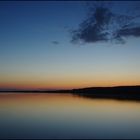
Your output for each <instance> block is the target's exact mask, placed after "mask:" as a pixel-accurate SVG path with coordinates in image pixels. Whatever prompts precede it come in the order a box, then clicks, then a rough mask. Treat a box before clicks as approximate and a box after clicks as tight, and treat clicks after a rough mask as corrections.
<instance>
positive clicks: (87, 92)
mask: <svg viewBox="0 0 140 140" xmlns="http://www.w3.org/2000/svg"><path fill="white" fill-rule="evenodd" d="M0 92H22V93H71V94H75V95H79V96H85V97H91V98H116V99H133V100H140V86H116V87H89V88H80V89H71V90H51V91H50V90H49V91H48V90H0Z"/></svg>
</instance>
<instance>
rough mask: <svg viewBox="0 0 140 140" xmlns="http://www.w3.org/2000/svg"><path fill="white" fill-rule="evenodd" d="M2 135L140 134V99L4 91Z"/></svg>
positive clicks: (1, 98)
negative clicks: (125, 99)
mask: <svg viewBox="0 0 140 140" xmlns="http://www.w3.org/2000/svg"><path fill="white" fill-rule="evenodd" d="M0 138H107V139H111V138H126V139H127V138H140V102H138V101H137V102H136V101H121V100H113V99H94V98H92V99H90V98H85V97H80V96H74V95H71V94H47V93H46V94H36V93H32V94H23V93H1V94H0Z"/></svg>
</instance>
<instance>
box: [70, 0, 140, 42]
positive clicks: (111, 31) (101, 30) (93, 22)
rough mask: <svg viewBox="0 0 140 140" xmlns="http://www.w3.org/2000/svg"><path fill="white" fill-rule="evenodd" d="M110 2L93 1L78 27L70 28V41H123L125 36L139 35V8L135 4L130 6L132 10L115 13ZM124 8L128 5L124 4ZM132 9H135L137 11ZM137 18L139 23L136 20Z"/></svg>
mask: <svg viewBox="0 0 140 140" xmlns="http://www.w3.org/2000/svg"><path fill="white" fill-rule="evenodd" d="M110 4H111V3H110ZM110 4H108V5H107V4H106V3H103V2H102V3H101V4H96V3H94V5H93V7H92V9H90V15H89V16H88V17H87V18H86V19H85V20H84V21H83V22H82V23H81V24H80V25H79V28H78V29H76V30H72V42H79V41H82V42H85V43H95V42H99V41H100V42H101V41H106V42H107V41H115V42H119V43H124V42H125V40H126V39H125V38H126V37H129V36H133V37H140V10H138V8H137V5H135V4H134V5H133V6H131V9H130V10H131V11H132V12H131V11H129V12H128V13H125V14H124V13H119V12H118V13H115V12H114V11H113V10H112V7H111V6H112V5H110ZM125 8H126V9H127V8H128V7H125V4H124V9H125ZM117 10H119V7H118V9H117ZM127 10H129V9H127ZM133 10H137V12H134V11H133ZM138 19H139V23H138V22H136V21H138Z"/></svg>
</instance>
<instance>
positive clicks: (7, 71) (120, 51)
mask: <svg viewBox="0 0 140 140" xmlns="http://www.w3.org/2000/svg"><path fill="white" fill-rule="evenodd" d="M133 3H134V4H136V5H137V6H139V5H140V2H138V1H137V2H136V1H134V2H133V1H131V2H130V1H129V2H127V1H126V2H122V3H121V2H119V4H118V3H117V4H114V5H115V6H114V8H113V12H114V13H117V14H122V13H123V14H124V10H125V9H127V8H128V9H129V8H131V5H132V4H133ZM89 5H91V4H90V3H89V4H87V3H86V2H84V1H67V2H66V1H58V2H56V1H52V2H51V1H42V2H39V1H29V2H28V1H20V2H18V1H11V2H10V1H5V2H4V1H1V2H0V88H6V89H8V88H14V89H72V88H81V87H91V86H92V87H97V86H119V85H140V61H139V60H140V46H139V44H140V32H139V31H140V26H139V23H140V18H139V17H138V18H136V19H134V22H135V23H136V24H134V25H133V24H132V25H131V27H129V29H128V28H127V29H126V28H122V29H120V28H117V31H116V30H115V29H116V27H118V26H117V25H114V26H115V28H114V27H112V26H111V29H110V30H107V31H106V30H104V31H106V32H109V33H108V34H107V36H103V38H101V37H100V36H99V35H100V34H98V31H97V29H98V28H96V27H97V26H98V24H97V26H95V25H96V24H94V26H92V27H93V28H94V30H93V31H94V32H91V33H92V38H91V39H90V40H88V39H89V38H88V37H89V36H88V37H87V36H85V32H86V31H87V27H85V26H84V27H83V26H80V24H81V23H83V22H84V21H85V20H87V19H88V17H87V13H88V6H89ZM124 7H126V8H124ZM129 12H130V15H131V14H133V15H135V13H134V11H132V13H131V10H130V11H129ZM96 13H97V11H96ZM137 13H138V14H139V12H138V11H137ZM94 16H95V14H94ZM113 18H114V16H113ZM105 19H107V18H105ZM113 21H114V20H113ZM117 21H118V20H117ZM96 23H100V22H99V21H98V20H96ZM102 23H103V22H102ZM102 23H101V25H102ZM105 24H106V23H105ZM86 25H87V24H86ZM111 25H112V24H111ZM136 25H137V28H135V26H136ZM87 26H88V25H87ZM98 27H99V26H98ZM103 27H106V26H103ZM107 27H109V28H110V25H109V26H107ZM121 27H122V26H121ZM93 28H92V29H93ZM130 28H131V30H130ZM118 30H119V34H117V35H116V36H115V37H114V36H112V33H114V32H115V33H116V32H117V33H118ZM74 31H77V32H78V35H77V32H76V33H74V34H72V33H73V32H74ZM90 31H91V30H90ZM96 32H97V33H96ZM101 34H102V33H101ZM88 35H89V34H88ZM105 35H106V34H105ZM113 35H114V34H113ZM118 35H119V39H118ZM75 36H76V37H77V38H76V39H75V40H76V41H77V43H75V42H74V43H73V41H72V40H74V39H73V38H74V37H75ZM96 38H98V39H96ZM110 38H111V39H110ZM123 39H124V40H123ZM78 40H80V41H79V42H78ZM118 40H121V42H117V41H118ZM122 40H123V41H124V42H122ZM116 42H117V43H116Z"/></svg>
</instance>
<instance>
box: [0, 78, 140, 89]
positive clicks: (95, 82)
mask: <svg viewBox="0 0 140 140" xmlns="http://www.w3.org/2000/svg"><path fill="white" fill-rule="evenodd" d="M127 85H128V86H129V85H140V80H135V79H129V78H126V79H123V78H122V79H120V78H114V79H113V78H109V77H108V79H107V78H105V77H104V78H102V79H101V78H98V79H97V78H91V79H90V78H88V77H87V78H82V77H81V78H75V79H74V78H73V79H72V78H71V79H70V78H69V79H66V80H65V79H54V80H44V79H43V80H42V81H41V80H38V81H37V80H33V79H30V80H29V79H28V80H26V79H22V80H15V81H14V80H11V81H6V80H5V81H4V80H3V82H0V88H15V89H73V88H83V87H111V86H127Z"/></svg>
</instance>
